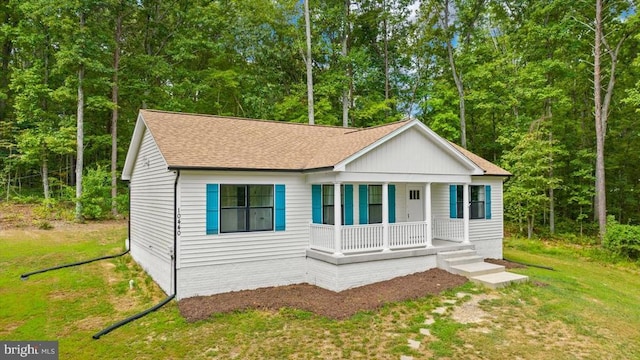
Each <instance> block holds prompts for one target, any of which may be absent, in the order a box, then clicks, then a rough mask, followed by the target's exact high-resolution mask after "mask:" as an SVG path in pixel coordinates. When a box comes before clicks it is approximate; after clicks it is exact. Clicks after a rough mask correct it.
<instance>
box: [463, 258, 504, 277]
mask: <svg viewBox="0 0 640 360" xmlns="http://www.w3.org/2000/svg"><path fill="white" fill-rule="evenodd" d="M451 270H452V272H453V273H454V274H458V275H462V276H466V277H468V278H471V277H474V276H478V275H486V274H494V273H499V272H504V266H502V265H495V264H489V263H486V262H484V261H482V262H474V263H471V264H462V265H455V266H452V267H451Z"/></svg>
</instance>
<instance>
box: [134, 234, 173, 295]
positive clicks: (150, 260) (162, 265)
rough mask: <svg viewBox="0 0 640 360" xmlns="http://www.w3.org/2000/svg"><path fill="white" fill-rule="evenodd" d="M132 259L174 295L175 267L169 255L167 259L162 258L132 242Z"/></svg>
mask: <svg viewBox="0 0 640 360" xmlns="http://www.w3.org/2000/svg"><path fill="white" fill-rule="evenodd" d="M131 257H133V259H134V260H135V261H136V262H137V263H138V264H139V265H140V267H142V268H143V269H144V271H146V272H147V273H148V274H149V275H150V276H151V278H152V279H153V280H154V281H155V282H156V283H157V284H158V285H159V286H160V288H162V290H163V291H164V292H165V293H167V294H171V293H172V288H171V287H172V281H171V280H172V276H173V275H172V274H173V265H172V264H171V259H170V258H169V254H167V257H166V259H163V258H160V257H159V256H158V255H157V254H155V253H152V252H151V251H149V250H148V249H147V248H146V247H144V246H142V245H140V244H139V243H137V242H135V241H132V242H131Z"/></svg>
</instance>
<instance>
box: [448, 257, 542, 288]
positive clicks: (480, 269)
mask: <svg viewBox="0 0 640 360" xmlns="http://www.w3.org/2000/svg"><path fill="white" fill-rule="evenodd" d="M436 261H437V264H438V267H439V268H441V269H443V270H446V271H448V272H450V273H454V274H458V275H462V276H465V277H467V278H468V279H469V280H471V281H472V282H474V283H477V284H482V285H485V286H487V287H489V288H491V289H497V288H501V287H504V286H506V285H508V284H510V283H513V282H524V281H528V280H529V277H527V276H524V275H520V274H514V273H510V272H506V271H505V268H504V266H502V265H495V264H490V263H486V262H484V259H483V258H482V257H481V256H479V255H478V254H477V252H476V251H475V250H470V249H467V250H456V251H446V252H440V253H438V254H437V260H436Z"/></svg>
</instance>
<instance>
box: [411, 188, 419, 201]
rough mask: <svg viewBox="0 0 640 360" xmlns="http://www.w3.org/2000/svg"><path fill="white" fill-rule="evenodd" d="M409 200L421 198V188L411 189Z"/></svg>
mask: <svg viewBox="0 0 640 360" xmlns="http://www.w3.org/2000/svg"><path fill="white" fill-rule="evenodd" d="M409 200H420V190H409Z"/></svg>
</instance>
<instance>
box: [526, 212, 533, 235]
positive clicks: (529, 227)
mask: <svg viewBox="0 0 640 360" xmlns="http://www.w3.org/2000/svg"><path fill="white" fill-rule="evenodd" d="M532 237H533V216H527V239H531V238H532Z"/></svg>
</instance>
